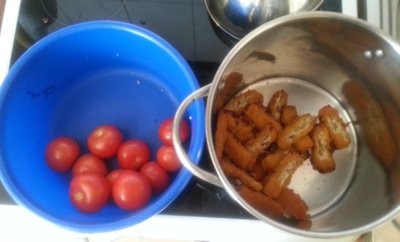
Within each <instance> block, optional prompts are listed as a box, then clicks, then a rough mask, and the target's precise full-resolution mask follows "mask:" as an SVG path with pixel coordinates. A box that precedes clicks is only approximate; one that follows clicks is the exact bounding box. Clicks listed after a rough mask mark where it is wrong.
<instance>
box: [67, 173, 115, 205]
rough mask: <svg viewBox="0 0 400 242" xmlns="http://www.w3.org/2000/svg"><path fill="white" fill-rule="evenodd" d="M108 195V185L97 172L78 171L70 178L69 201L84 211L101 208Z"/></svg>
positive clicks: (105, 202)
mask: <svg viewBox="0 0 400 242" xmlns="http://www.w3.org/2000/svg"><path fill="white" fill-rule="evenodd" d="M110 196H111V188H110V185H109V184H108V182H107V180H106V178H105V177H104V176H102V175H100V174H99V173H97V172H84V173H80V174H78V175H76V176H74V177H73V178H72V180H71V183H70V186H69V198H70V200H71V203H72V204H73V205H74V207H76V208H77V209H78V210H79V211H81V212H84V213H94V212H97V211H99V210H101V209H102V208H103V207H105V206H106V204H107V202H108V201H109V198H110Z"/></svg>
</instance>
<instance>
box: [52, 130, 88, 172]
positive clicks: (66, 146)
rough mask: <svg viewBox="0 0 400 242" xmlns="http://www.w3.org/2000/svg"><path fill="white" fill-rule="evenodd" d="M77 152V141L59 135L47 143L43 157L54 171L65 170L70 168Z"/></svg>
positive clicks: (76, 157) (78, 152)
mask: <svg viewBox="0 0 400 242" xmlns="http://www.w3.org/2000/svg"><path fill="white" fill-rule="evenodd" d="M79 154H80V148H79V144H78V142H76V141H75V140H73V139H71V138H68V137H59V138H56V139H54V140H52V141H51V142H50V143H49V144H48V145H47V147H46V152H45V159H46V163H47V165H48V166H49V167H50V168H51V169H53V170H54V171H58V172H66V171H68V170H69V169H71V167H72V165H73V164H74V162H75V161H76V159H78V157H79Z"/></svg>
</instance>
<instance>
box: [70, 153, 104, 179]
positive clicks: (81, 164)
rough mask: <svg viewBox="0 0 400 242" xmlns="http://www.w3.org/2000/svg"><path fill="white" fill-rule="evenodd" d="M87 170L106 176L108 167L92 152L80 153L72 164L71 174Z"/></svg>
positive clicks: (74, 174)
mask: <svg viewBox="0 0 400 242" xmlns="http://www.w3.org/2000/svg"><path fill="white" fill-rule="evenodd" d="M87 171H94V172H97V173H99V174H100V175H102V176H106V175H107V173H108V168H107V165H106V163H105V162H104V161H103V160H102V159H100V158H99V157H97V156H94V155H92V154H84V155H81V156H80V157H79V158H78V160H77V161H76V162H75V163H74V165H73V166H72V176H76V175H77V174H79V173H83V172H87Z"/></svg>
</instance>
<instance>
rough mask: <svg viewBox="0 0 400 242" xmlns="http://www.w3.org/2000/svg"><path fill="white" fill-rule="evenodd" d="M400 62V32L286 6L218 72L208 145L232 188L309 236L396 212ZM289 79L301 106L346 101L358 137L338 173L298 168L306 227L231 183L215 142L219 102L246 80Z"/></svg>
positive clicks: (366, 225)
mask: <svg viewBox="0 0 400 242" xmlns="http://www.w3.org/2000/svg"><path fill="white" fill-rule="evenodd" d="M399 63H400V46H399V45H398V44H397V43H396V42H395V40H394V39H392V38H391V37H390V36H388V35H386V34H385V33H384V32H382V31H381V30H379V29H377V28H375V27H373V26H371V25H369V24H368V23H366V22H364V21H362V20H360V19H356V18H352V17H348V16H345V15H341V14H336V13H327V12H313V13H307V14H304V13H303V14H293V15H290V16H284V17H281V18H278V19H276V20H273V21H270V22H269V23H266V24H264V25H262V26H261V27H259V28H257V29H256V30H254V31H253V32H251V33H250V34H248V35H247V36H245V37H244V38H243V39H242V40H241V41H240V42H239V43H238V44H237V45H235V46H234V47H233V49H232V50H231V51H230V52H229V53H228V55H227V56H226V58H225V59H224V61H223V62H222V64H221V65H220V67H219V69H218V71H217V72H216V74H215V77H214V79H213V82H212V84H211V88H210V91H209V95H208V99H207V107H206V138H207V145H208V150H209V152H210V157H211V159H212V161H213V164H214V168H215V170H216V172H217V175H218V177H219V179H220V180H221V182H222V184H223V185H224V187H225V189H226V190H227V192H228V193H229V194H230V195H231V196H232V197H233V198H234V199H235V200H236V201H237V202H238V203H239V204H240V205H241V206H242V207H244V208H245V209H246V210H248V211H249V212H250V213H251V214H253V215H254V216H255V217H257V218H259V219H260V220H263V221H265V222H267V223H269V224H271V225H273V226H275V227H277V228H279V229H282V230H284V231H286V232H290V233H295V234H298V235H301V236H306V237H318V238H337V237H345V236H350V235H356V234H362V233H365V232H368V231H371V230H372V229H374V228H376V227H377V226H378V225H381V224H383V223H385V222H388V221H390V220H391V219H393V218H394V217H395V216H396V215H398V214H399V212H400V207H399V202H400V190H399V189H398V187H399V186H400V156H399V152H400V138H399V137H400V125H399V124H400V68H398V65H399ZM232 72H239V73H241V74H242V75H243V79H242V81H241V82H239V83H236V85H232V83H229V80H230V79H229V78H227V76H229V74H230V73H232ZM225 87H229V89H228V90H227V89H226V88H225ZM283 87H284V89H288V90H289V92H290V95H289V100H290V98H291V97H292V96H293V98H294V99H295V100H292V101H293V102H295V103H296V106H300V107H301V108H300V110H304V111H307V110H313V109H315V108H316V107H318V106H322V105H325V104H326V103H327V102H328V103H330V104H332V105H334V106H335V107H337V108H339V110H340V112H341V115H342V116H343V117H345V120H346V121H347V122H348V123H349V130H350V133H351V136H352V139H353V144H352V147H351V148H350V149H349V150H346V151H344V153H343V154H339V156H340V157H337V163H338V164H341V165H343V167H342V168H338V169H337V170H336V171H334V172H337V174H335V173H332V174H331V175H328V176H326V177H325V176H324V177H321V175H319V174H317V175H315V174H314V175H313V171H312V170H310V169H308V168H300V171H299V173H301V174H300V175H299V174H296V175H295V178H293V180H292V182H293V184H291V186H292V187H294V188H295V189H296V190H297V191H298V192H299V193H300V196H302V197H303V198H304V199H305V200H306V201H307V203H308V204H309V205H310V208H311V209H314V211H311V213H312V215H313V216H312V218H311V219H312V226H311V228H310V229H309V230H301V229H299V228H296V227H295V226H293V225H289V224H285V223H282V222H281V221H277V220H274V219H272V218H269V217H267V216H265V215H263V214H261V213H260V212H258V211H257V210H256V209H255V208H253V207H251V206H250V205H249V204H248V203H247V202H246V201H244V200H243V199H242V198H241V197H240V196H239V195H238V193H237V192H236V190H235V188H234V187H233V186H232V185H231V184H230V182H229V180H228V178H227V177H226V176H225V174H224V172H223V171H222V169H221V167H220V165H219V162H218V160H217V158H216V154H215V150H214V143H213V131H214V128H215V127H214V125H215V119H216V115H215V114H216V111H217V110H218V109H219V107H220V105H221V103H222V104H223V103H225V102H226V101H228V100H229V99H230V98H232V97H233V96H234V95H236V94H237V93H238V92H241V91H243V90H245V89H248V88H256V89H257V90H261V92H263V93H264V95H269V94H268V93H269V92H271V91H272V90H273V88H283ZM221 90H223V91H221ZM301 169H303V170H301ZM296 176H299V177H297V178H296ZM330 176H332V177H330ZM308 179H309V181H308V182H304V180H308ZM323 183H326V184H323Z"/></svg>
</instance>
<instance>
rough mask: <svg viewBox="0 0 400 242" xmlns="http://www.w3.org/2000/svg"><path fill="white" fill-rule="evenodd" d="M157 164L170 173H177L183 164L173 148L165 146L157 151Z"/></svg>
mask: <svg viewBox="0 0 400 242" xmlns="http://www.w3.org/2000/svg"><path fill="white" fill-rule="evenodd" d="M157 163H158V164H159V165H160V166H161V167H162V168H164V169H165V170H167V171H169V172H174V171H177V170H179V169H180V168H181V166H182V164H181V162H180V161H179V158H178V156H177V155H176V152H175V149H174V147H173V146H169V145H164V146H161V147H160V148H159V149H158V151H157Z"/></svg>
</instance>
